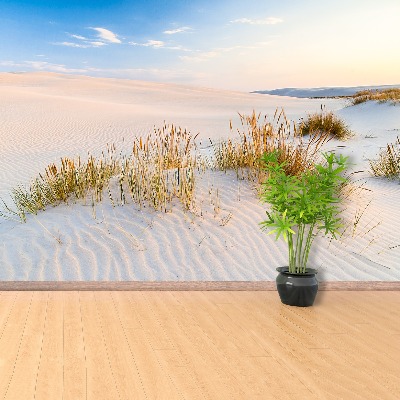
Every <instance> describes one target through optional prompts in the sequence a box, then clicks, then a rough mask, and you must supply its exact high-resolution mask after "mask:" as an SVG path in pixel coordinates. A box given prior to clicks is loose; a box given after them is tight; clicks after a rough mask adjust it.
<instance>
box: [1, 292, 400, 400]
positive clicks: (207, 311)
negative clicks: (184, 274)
mask: <svg viewBox="0 0 400 400" xmlns="http://www.w3.org/2000/svg"><path fill="white" fill-rule="evenodd" d="M399 301H400V293H399V292H394V291H392V292H381V291H369V292H361V291H358V292H349V291H330V292H328V291H327V292H326V293H324V294H323V298H322V299H321V301H319V302H317V304H316V305H314V306H313V307H305V308H302V307H289V306H286V305H283V304H282V303H280V301H279V298H278V297H277V293H276V292H273V291H240V292H239V291H204V292H200V291H191V292H185V291H172V292H167V291H136V292H135V291H129V292H122V291H112V292H88V291H84V292H72V291H68V292H56V291H50V292H26V291H24V292H0V398H3V399H12V400H13V399H19V398H23V399H25V398H27V399H35V400H47V399H89V400H102V399H113V400H114V399H115V400H118V399H128V398H135V399H139V400H140V399H146V400H147V399H165V400H170V399H171V400H174V399H186V398H187V399H191V400H192V399H193V400H197V399H221V400H224V399H240V400H242V399H260V400H261V399H262V400H264V399H265V400H268V399H282V400H286V399H288V400H292V399H296V400H303V399H305V398H307V399H313V400H317V399H318V400H319V399H329V400H330V399H332V400H336V399H337V398H344V399H355V400H358V399H362V400H374V399H377V398H379V399H385V400H392V399H393V400H395V399H397V398H398V393H399V392H400V364H399V363H398V360H399V359H400V346H399V345H398V344H399V340H398V339H399V338H400V329H399V324H398V320H399V316H400V312H399V309H398V307H397V303H398V302H399ZM289 382H290V383H289Z"/></svg>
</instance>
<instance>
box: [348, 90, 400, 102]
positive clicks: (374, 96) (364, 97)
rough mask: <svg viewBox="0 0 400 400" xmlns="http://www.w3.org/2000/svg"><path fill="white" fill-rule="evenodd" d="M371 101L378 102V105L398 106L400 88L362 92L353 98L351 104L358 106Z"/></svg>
mask: <svg viewBox="0 0 400 400" xmlns="http://www.w3.org/2000/svg"><path fill="white" fill-rule="evenodd" d="M371 100H374V101H378V103H388V102H389V103H392V104H396V103H398V102H400V88H389V89H382V90H378V89H375V90H362V91H360V92H357V93H355V94H354V95H353V96H352V97H351V104H352V105H357V104H361V103H365V102H367V101H371Z"/></svg>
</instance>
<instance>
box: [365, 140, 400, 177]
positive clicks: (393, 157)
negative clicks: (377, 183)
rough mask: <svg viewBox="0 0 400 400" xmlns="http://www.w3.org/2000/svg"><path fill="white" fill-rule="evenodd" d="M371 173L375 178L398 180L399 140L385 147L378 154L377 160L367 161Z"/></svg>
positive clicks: (399, 169) (399, 165)
mask: <svg viewBox="0 0 400 400" xmlns="http://www.w3.org/2000/svg"><path fill="white" fill-rule="evenodd" d="M369 165H370V167H371V171H372V173H373V174H374V175H375V176H384V177H386V178H389V179H395V178H400V138H399V137H397V140H396V141H395V142H394V143H390V144H388V145H387V146H386V149H385V150H382V151H381V152H380V153H379V156H378V159H377V160H369Z"/></svg>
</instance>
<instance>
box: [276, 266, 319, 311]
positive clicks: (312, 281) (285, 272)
mask: <svg viewBox="0 0 400 400" xmlns="http://www.w3.org/2000/svg"><path fill="white" fill-rule="evenodd" d="M276 270H277V271H278V272H279V275H278V276H277V277H276V287H277V289H278V293H279V297H280V298H281V301H282V303H283V304H287V305H289V306H297V307H309V306H312V305H313V303H314V300H315V296H316V295H317V291H318V281H317V278H316V276H315V275H316V274H317V271H316V270H315V269H311V268H307V269H306V272H305V273H304V274H292V273H290V272H289V268H288V267H279V268H277V269H276Z"/></svg>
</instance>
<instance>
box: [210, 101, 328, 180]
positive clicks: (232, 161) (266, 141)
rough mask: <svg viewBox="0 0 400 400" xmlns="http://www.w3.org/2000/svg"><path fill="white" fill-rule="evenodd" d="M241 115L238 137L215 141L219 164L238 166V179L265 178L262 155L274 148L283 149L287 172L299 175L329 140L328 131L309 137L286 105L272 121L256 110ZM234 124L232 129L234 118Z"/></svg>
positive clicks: (223, 168) (223, 167)
mask: <svg viewBox="0 0 400 400" xmlns="http://www.w3.org/2000/svg"><path fill="white" fill-rule="evenodd" d="M239 117H240V123H241V128H238V129H237V133H238V140H236V141H235V140H233V139H229V140H227V141H222V142H219V143H215V144H213V147H214V166H215V168H216V169H218V170H221V171H227V170H234V171H235V172H236V175H237V177H238V179H245V178H246V179H249V180H250V181H252V182H255V183H261V182H262V181H264V180H265V177H266V172H265V171H264V170H263V169H262V164H261V163H260V159H261V157H262V155H263V154H264V153H270V152H272V151H274V150H279V157H280V160H279V161H280V162H282V163H283V162H284V161H285V162H286V165H285V170H286V172H287V173H288V174H290V175H297V174H299V173H300V172H302V171H304V170H307V169H309V168H310V167H311V166H312V165H313V163H314V162H315V161H316V158H317V157H318V156H319V150H320V148H321V147H322V146H323V144H324V143H326V142H327V141H328V140H329V138H328V135H327V134H326V132H322V131H318V132H315V133H313V134H312V135H310V137H309V140H308V141H305V140H304V139H303V137H302V136H301V135H299V134H298V131H297V130H296V126H295V124H292V123H290V121H289V120H288V119H287V118H286V115H285V112H284V110H283V109H282V110H281V111H279V110H278V109H277V110H276V111H275V114H274V117H273V119H272V121H269V120H268V117H267V116H261V114H260V113H259V114H256V112H255V111H253V113H252V114H251V115H245V114H243V115H242V114H239ZM230 128H231V131H232V122H231V124H230Z"/></svg>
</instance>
